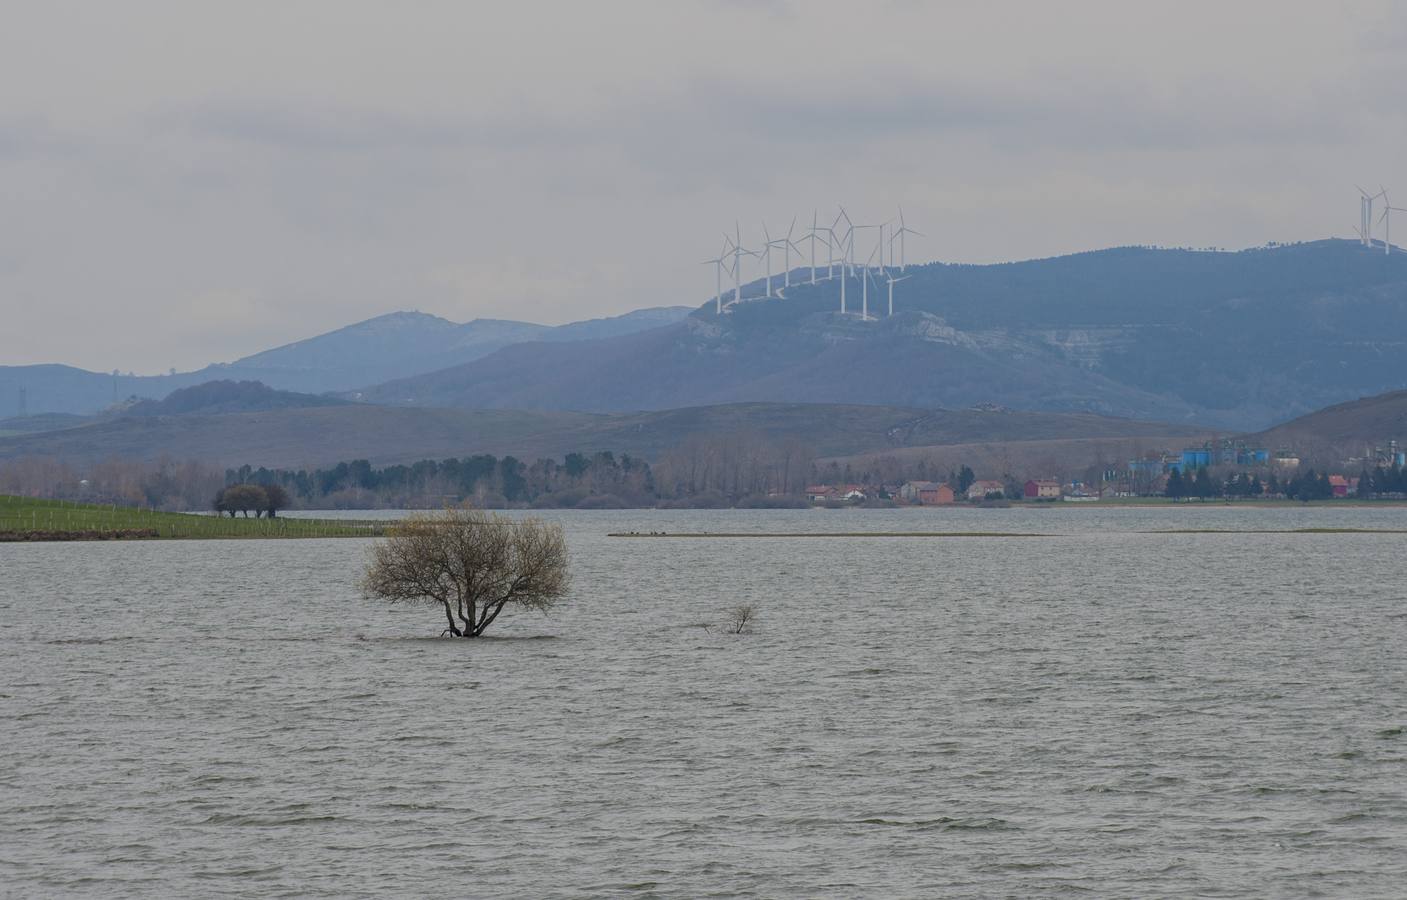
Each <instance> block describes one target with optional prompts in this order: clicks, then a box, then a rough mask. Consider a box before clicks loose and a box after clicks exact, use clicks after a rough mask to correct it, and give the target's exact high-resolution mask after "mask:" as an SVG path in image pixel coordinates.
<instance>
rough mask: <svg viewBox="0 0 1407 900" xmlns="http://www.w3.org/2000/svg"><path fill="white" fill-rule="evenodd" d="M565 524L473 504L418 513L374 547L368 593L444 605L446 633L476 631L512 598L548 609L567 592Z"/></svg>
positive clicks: (364, 588)
mask: <svg viewBox="0 0 1407 900" xmlns="http://www.w3.org/2000/svg"><path fill="white" fill-rule="evenodd" d="M568 586H569V578H568V575H567V542H566V538H565V537H564V536H563V534H562V526H560V525H549V524H547V523H545V522H542V521H540V520H538V519H522V520H515V519H509V518H505V517H502V516H496V515H493V514H491V513H482V512H478V511H474V510H446V511H445V512H444V513H441V514H438V515H428V516H413V517H411V518H409V519H406V520H405V521H404V522H401V523H400V524H399V525H397V526H396V528H395V529H394V530H393V531H392V532H391V534H390V536H389V537H388V538H387V539H386V540H384V541H381V542H379V543H377V544H376V546H375V547H374V548H373V549H372V552H371V562H370V564H369V565H368V566H367V570H366V574H365V575H364V576H363V578H362V591H363V593H364V594H365V595H366V596H367V597H375V598H379V599H382V600H389V601H390V602H392V603H428V604H431V605H434V604H439V606H440V607H441V608H442V609H443V610H444V614H445V619H446V620H447V621H448V622H449V627H448V628H446V629H445V633H446V634H451V635H454V636H455V637H471V638H472V637H478V636H479V635H480V634H483V631H484V629H485V628H487V627H489V626H490V625H492V624H493V621H494V619H497V618H498V616H499V613H501V612H503V609H504V607H506V606H508V605H509V604H510V603H512V604H517V605H518V606H521V607H523V608H525V609H538V610H547V609H550V608H551V607H553V606H554V605H556V604H557V602H558V601H559V600H561V599H562V597H564V596H565V595H566V593H567V589H568Z"/></svg>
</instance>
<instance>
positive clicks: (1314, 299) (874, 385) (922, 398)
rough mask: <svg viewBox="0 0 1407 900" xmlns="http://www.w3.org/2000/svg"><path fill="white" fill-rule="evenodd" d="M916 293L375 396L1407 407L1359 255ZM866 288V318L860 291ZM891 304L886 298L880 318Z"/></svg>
mask: <svg viewBox="0 0 1407 900" xmlns="http://www.w3.org/2000/svg"><path fill="white" fill-rule="evenodd" d="M862 255H863V254H862ZM907 274H908V276H909V277H908V278H907V280H905V281H902V282H899V283H898V284H896V285H895V305H896V310H897V312H898V314H897V315H895V316H894V317H893V318H879V319H877V320H874V321H867V322H866V321H861V320H860V319H859V318H858V317H857V316H854V315H851V316H846V317H842V316H840V315H839V314H838V313H837V311H836V310H837V308H838V305H839V281H838V280H836V281H822V282H821V283H820V284H818V285H816V286H811V285H809V284H805V283H802V284H797V283H796V282H797V281H799V280H804V279H805V278H807V277H809V271H807V270H804V269H803V270H797V271H794V272H793V276H792V278H793V285H792V287H791V289H790V290H789V291H787V296H786V297H785V299H772V300H762V299H758V300H755V301H748V300H745V301H744V302H743V303H741V304H738V305H736V306H734V307H733V308H732V310H731V311H730V312H729V313H728V314H726V315H724V316H721V317H720V316H717V315H715V314H714V313H713V305H712V303H709V304H706V305H705V306H703V307H701V308H700V309H699V310H697V311H695V313H694V314H693V315H692V316H690V317H689V318H688V319H686V320H685V321H683V322H680V323H679V324H677V325H674V326H670V327H667V328H661V329H655V330H652V331H648V332H642V333H638V334H634V335H628V336H621V337H616V338H609V339H604V340H599V341H593V342H579V343H571V344H561V345H557V346H547V345H517V346H510V347H507V348H505V349H503V350H500V351H498V352H496V353H494V354H491V355H489V356H486V357H484V358H482V359H479V360H476V361H473V362H470V363H467V364H464V365H460V366H456V367H454V368H450V369H446V370H443V371H439V372H434V373H430V374H427V375H422V376H416V377H413V378H408V379H400V380H397V381H393V382H391V383H388V384H385V385H380V386H376V387H373V388H370V389H366V390H363V391H362V392H361V394H360V395H359V396H360V397H361V398H363V399H366V400H370V401H373V402H383V403H402V404H414V405H424V406H457V407H484V406H495V407H500V406H501V407H505V408H508V407H522V408H537V409H579V410H598V411H614V410H626V409H663V408H670V407H677V406H688V405H695V404H699V403H723V402H734V401H745V400H747V401H773V402H783V401H824V402H849V403H872V404H899V405H906V406H919V407H937V406H942V407H964V406H969V405H972V404H974V403H979V402H983V401H990V402H996V403H1000V404H1004V405H1007V406H1012V407H1017V408H1025V409H1047V410H1062V411H1076V410H1084V411H1093V412H1099V413H1106V414H1111V415H1120V416H1132V417H1139V418H1153V419H1161V420H1167V421H1191V422H1198V423H1203V424H1208V425H1217V426H1221V427H1225V428H1231V429H1236V430H1249V429H1253V428H1258V427H1264V426H1266V425H1268V424H1270V423H1272V422H1275V421H1279V420H1283V419H1286V418H1289V417H1291V416H1293V415H1296V414H1299V413H1302V412H1305V411H1308V410H1310V409H1314V408H1317V407H1319V406H1323V405H1326V404H1329V403H1334V402H1337V401H1340V400H1343V399H1345V398H1346V397H1354V396H1360V395H1363V394H1366V393H1377V392H1381V391H1385V390H1392V389H1395V388H1400V387H1407V365H1404V359H1407V352H1404V351H1407V256H1404V254H1402V253H1396V254H1393V255H1390V256H1386V255H1384V254H1383V253H1382V252H1381V251H1380V250H1369V249H1367V248H1364V247H1362V246H1361V245H1359V244H1358V243H1357V242H1356V241H1341V240H1329V241H1318V242H1314V243H1308V244H1297V245H1290V246H1281V247H1272V248H1261V249H1253V250H1245V251H1241V252H1237V253H1223V252H1209V251H1192V250H1160V249H1145V248H1136V247H1128V248H1117V249H1111V250H1102V251H1097V252H1090V253H1081V254H1076V255H1073V256H1064V257H1056V258H1052V259H1042V260H1031V261H1028V262H1021V263H1007V264H1001V265H989V266H971V265H945V264H940V263H931V264H927V265H922V266H910V267H909V269H908V273H907ZM776 282H777V279H774V284H775V283H776ZM847 285H848V288H847V301H848V306H849V309H850V311H851V312H852V313H853V312H855V311H857V310H858V309H859V305H860V302H861V290H860V282H859V280H858V279H850V280H849V281H848V282H847ZM885 288H886V285H885V283H884V281H883V280H880V281H879V283H878V284H873V285H872V286H871V288H870V311H871V312H872V313H875V314H879V313H882V312H883V306H884V301H885V300H886V299H887V293H886V290H885ZM760 292H761V288H760V287H759V286H758V285H757V284H755V283H754V284H753V285H750V286H749V288H748V290H747V291H746V293H748V294H759V293H760Z"/></svg>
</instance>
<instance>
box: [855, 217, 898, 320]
mask: <svg viewBox="0 0 1407 900" xmlns="http://www.w3.org/2000/svg"><path fill="white" fill-rule="evenodd" d="M867 227H874V226H867ZM881 227H883V226H881ZM882 246H883V244H875V248H874V249H873V250H871V251H870V258H869V259H867V260H865V268H864V269H863V270H862V271H861V272H860V292H861V301H860V318H861V319H862V320H864V321H866V322H868V321H869V320H870V263H872V262H874V257H875V254H876V253H879V252H880V247H882ZM891 303H892V301H891Z"/></svg>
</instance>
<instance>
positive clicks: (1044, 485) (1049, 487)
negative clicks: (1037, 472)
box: [1023, 478, 1060, 500]
mask: <svg viewBox="0 0 1407 900" xmlns="http://www.w3.org/2000/svg"><path fill="white" fill-rule="evenodd" d="M1023 493H1024V494H1025V495H1026V499H1027V500H1059V499H1060V482H1058V481H1055V480H1053V479H1050V478H1032V479H1031V480H1030V481H1027V482H1026V487H1025V490H1024V492H1023Z"/></svg>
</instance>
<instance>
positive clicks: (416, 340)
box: [0, 307, 690, 417]
mask: <svg viewBox="0 0 1407 900" xmlns="http://www.w3.org/2000/svg"><path fill="white" fill-rule="evenodd" d="M689 311H690V310H689V308H687V307H656V308H652V309H640V310H635V311H634V312H631V313H627V314H625V315H622V316H615V317H612V318H605V319H592V320H589V321H583V322H573V323H571V324H568V325H560V326H555V327H554V326H547V325H535V324H532V323H530V322H512V321H503V320H497V319H476V320H474V321H472V322H467V323H464V324H458V323H455V322H451V321H449V320H447V319H442V318H439V317H438V316H432V315H427V314H425V313H418V312H397V313H390V314H388V315H384V316H377V317H376V318H374V319H368V320H366V321H364V322H358V323H357V324H355V325H349V326H347V327H345V328H339V329H337V330H336V331H332V332H329V333H327V334H322V335H318V336H316V337H312V338H308V339H307V340H302V341H296V342H294V343H291V344H286V345H284V346H281V347H276V348H274V349H272V350H265V351H263V352H261V353H256V354H254V355H252V356H247V357H244V358H242V359H239V360H236V361H235V362H232V363H219V364H216V365H212V366H207V367H206V368H204V369H201V370H199V371H195V372H181V373H176V374H172V375H159V376H138V375H113V374H110V373H99V372H89V371H86V370H84V369H79V368H76V367H73V366H65V365H40V366H0V417H3V416H11V415H15V414H17V413H18V412H19V392H20V389H21V388H24V389H25V392H26V399H27V404H26V405H27V407H28V411H29V412H31V413H37V412H44V413H77V414H88V413H94V412H97V411H99V410H102V409H105V408H107V407H109V406H111V405H113V404H114V403H118V402H120V401H122V400H124V399H126V398H128V397H138V398H144V399H153V400H159V399H161V398H163V397H165V396H166V395H167V394H169V393H170V392H171V391H174V390H177V389H180V388H185V387H191V386H194V385H198V384H203V383H205V382H209V381H213V380H247V381H260V382H262V383H264V384H266V385H268V386H269V387H272V388H275V389H279V390H288V391H299V392H304V393H323V392H327V391H349V390H352V389H354V388H357V387H360V386H362V385H366V384H374V383H377V382H382V381H387V380H390V379H395V378H403V377H407V376H411V375H416V374H420V373H425V372H431V371H435V370H437V369H443V368H445V367H447V366H454V365H458V364H461V363H464V362H467V361H469V360H473V359H477V358H479V357H481V356H485V355H487V354H489V353H492V352H494V351H495V350H499V349H501V348H503V347H506V346H509V345H510V344H516V343H520V342H522V341H530V340H531V341H546V342H549V343H550V342H560V341H578V340H585V339H596V338H603V337H611V336H616V335H622V334H630V333H632V332H635V331H640V330H643V329H650V328H656V327H659V326H661V325H667V324H671V323H674V322H678V321H679V320H680V319H682V318H684V317H685V316H686V315H688V313H689Z"/></svg>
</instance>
